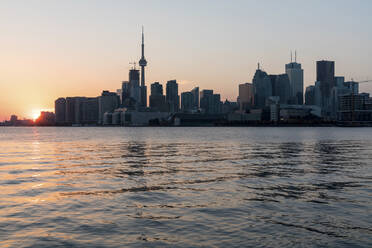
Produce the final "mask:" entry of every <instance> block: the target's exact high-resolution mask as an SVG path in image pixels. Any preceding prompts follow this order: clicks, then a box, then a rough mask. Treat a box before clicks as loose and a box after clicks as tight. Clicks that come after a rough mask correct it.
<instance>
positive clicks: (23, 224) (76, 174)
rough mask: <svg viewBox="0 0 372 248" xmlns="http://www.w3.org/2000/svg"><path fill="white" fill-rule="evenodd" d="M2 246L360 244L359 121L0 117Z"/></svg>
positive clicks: (369, 207)
mask: <svg viewBox="0 0 372 248" xmlns="http://www.w3.org/2000/svg"><path fill="white" fill-rule="evenodd" d="M0 199H1V201H0V246H2V247H58V246H60V247H91V246H94V247H283V246H285V247H304V246H305V247H322V246H323V247H368V246H369V247H371V245H372V129H371V128H351V129H348V128H251V127H250V128H223V127H218V128H212V127H208V128H196V127H195V128H122V127H117V128H47V127H45V128H36V127H35V128H10V127H0Z"/></svg>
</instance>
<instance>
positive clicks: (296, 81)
mask: <svg viewBox="0 0 372 248" xmlns="http://www.w3.org/2000/svg"><path fill="white" fill-rule="evenodd" d="M285 73H286V74H287V75H288V79H289V84H290V103H291V104H300V105H301V104H303V95H304V70H303V69H302V68H301V64H300V63H297V54H295V61H294V62H292V55H291V63H288V64H286V65H285Z"/></svg>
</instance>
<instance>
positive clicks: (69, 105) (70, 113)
mask: <svg viewBox="0 0 372 248" xmlns="http://www.w3.org/2000/svg"><path fill="white" fill-rule="evenodd" d="M83 99H85V98H84V97H80V96H76V97H66V114H65V118H66V122H65V123H66V124H67V125H72V124H78V123H79V122H80V120H81V111H80V109H81V108H80V107H81V102H82V100H83Z"/></svg>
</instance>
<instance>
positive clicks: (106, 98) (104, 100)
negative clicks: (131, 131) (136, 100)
mask: <svg viewBox="0 0 372 248" xmlns="http://www.w3.org/2000/svg"><path fill="white" fill-rule="evenodd" d="M119 105H120V98H119V96H118V95H117V94H116V93H115V92H109V91H105V90H104V91H103V92H102V95H101V96H99V98H98V109H99V111H98V113H99V114H98V122H99V124H103V122H104V114H105V113H106V112H108V113H112V112H113V111H114V110H115V109H116V108H118V107H119ZM107 118H111V117H110V116H109V117H107Z"/></svg>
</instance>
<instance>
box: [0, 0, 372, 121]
mask: <svg viewBox="0 0 372 248" xmlns="http://www.w3.org/2000/svg"><path fill="white" fill-rule="evenodd" d="M371 13H372V1H370V0H364V1H362V0H359V1H358V0H353V1H351V0H350V1H342V0H328V1H327V0H312V1H298V0H297V1H295V0H293V1H291V0H287V1H277V0H272V1H268V0H266V1H258V0H257V1H248V0H246V1H238V0H236V1H227V0H226V1H216V0H213V1H212V0H211V1H200V0H199V1H190V0H188V1H160V0H159V1H133V0H132V1H119V0H118V1H114V0H111V1H93V0H85V1H83V0H81V1H79V0H67V1H66V0H65V1H53V0H50V1H47V0H45V1H34V0H25V1H18V0H9V1H6V0H2V1H0V30H1V33H0V34H1V35H0V121H2V120H4V119H9V116H10V115H11V114H17V115H18V116H19V117H21V118H23V117H27V118H31V117H32V116H33V114H34V111H35V110H40V109H53V108H54V100H55V99H56V98H58V97H66V96H98V95H99V94H100V93H101V91H102V90H112V91H114V90H116V89H118V88H120V87H121V81H123V80H127V79H128V70H129V67H130V65H129V62H131V61H136V62H138V60H139V58H140V39H141V36H140V32H141V26H142V25H144V26H145V55H146V59H147V61H148V66H147V67H146V70H147V78H146V84H147V85H150V84H151V83H153V82H155V81H159V82H160V83H162V84H165V83H166V81H167V80H171V79H177V80H178V81H179V83H180V92H181V91H185V90H190V89H192V88H193V87H194V86H199V87H200V88H201V89H205V88H207V89H213V90H215V91H216V92H218V93H221V96H222V99H225V98H228V99H230V100H236V97H237V92H238V84H240V83H244V82H251V81H252V77H253V75H254V72H255V70H256V67H257V62H260V63H261V65H262V68H263V69H264V70H265V71H267V72H268V73H269V74H278V73H283V72H284V64H285V63H288V62H289V60H290V50H291V49H292V50H295V49H296V50H297V53H298V62H300V63H302V66H303V69H304V73H305V87H306V86H308V85H310V84H314V80H315V61H316V60H321V59H326V60H335V61H336V74H337V75H344V76H345V77H346V79H348V80H349V79H350V78H354V79H355V80H365V79H372V71H371V69H372V27H371V26H372V15H371ZM361 90H362V91H365V92H370V93H371V92H372V83H371V84H369V85H368V84H366V85H363V86H361Z"/></svg>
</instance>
